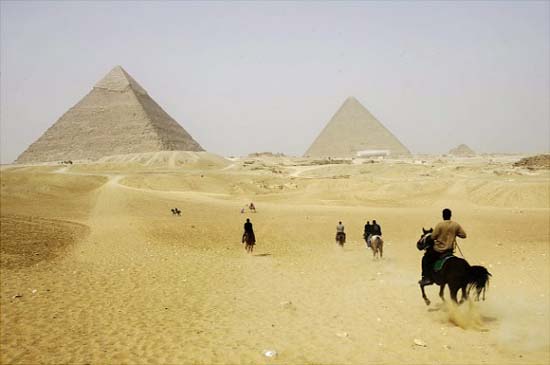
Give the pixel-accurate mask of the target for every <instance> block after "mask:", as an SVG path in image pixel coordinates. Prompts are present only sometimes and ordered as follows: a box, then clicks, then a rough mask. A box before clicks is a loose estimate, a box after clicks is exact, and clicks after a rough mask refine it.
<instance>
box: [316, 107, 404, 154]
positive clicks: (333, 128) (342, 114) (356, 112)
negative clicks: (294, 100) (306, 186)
mask: <svg viewBox="0 0 550 365" xmlns="http://www.w3.org/2000/svg"><path fill="white" fill-rule="evenodd" d="M369 150H371V151H374V150H378V151H379V150H382V151H387V152H388V154H390V155H391V156H408V155H410V152H409V150H408V149H407V147H405V146H404V145H403V144H402V143H401V142H399V140H398V139H397V138H396V137H395V136H394V135H393V134H392V133H391V132H390V131H389V130H387V129H386V127H384V126H383V125H382V123H380V122H379V121H378V120H377V119H376V118H375V117H374V116H373V115H372V114H371V113H370V112H369V111H368V110H367V109H366V108H365V107H364V106H363V105H361V103H359V101H357V99H355V98H354V97H349V98H347V99H346V101H345V102H344V104H342V106H341V107H340V109H338V111H337V112H336V114H334V116H333V117H332V119H331V120H330V122H328V124H327V125H326V126H325V128H324V129H323V130H322V131H321V134H319V136H318V137H317V139H315V141H314V142H313V144H312V145H311V146H310V147H309V149H308V150H307V151H306V153H305V156H308V157H321V158H326V157H355V156H357V152H360V151H369Z"/></svg>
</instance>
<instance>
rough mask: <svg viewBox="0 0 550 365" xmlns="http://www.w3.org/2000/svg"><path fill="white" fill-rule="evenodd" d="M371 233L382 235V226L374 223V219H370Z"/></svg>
mask: <svg viewBox="0 0 550 365" xmlns="http://www.w3.org/2000/svg"><path fill="white" fill-rule="evenodd" d="M371 234H372V235H373V236H374V235H378V236H381V235H382V228H381V227H380V225H379V224H378V223H376V221H375V220H374V221H372V230H371Z"/></svg>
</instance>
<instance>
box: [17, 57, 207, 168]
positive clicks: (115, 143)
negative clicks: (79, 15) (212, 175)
mask: <svg viewBox="0 0 550 365" xmlns="http://www.w3.org/2000/svg"><path fill="white" fill-rule="evenodd" d="M175 150H180V151H203V149H202V147H201V146H200V145H199V144H198V143H197V142H196V141H195V140H194V139H193V138H192V137H191V136H190V135H189V133H187V131H185V129H183V128H182V127H181V126H180V125H179V124H178V123H177V122H176V121H175V120H174V119H173V118H172V117H170V116H169V115H168V114H167V113H166V112H165V111H164V110H162V108H161V107H160V106H159V105H158V104H157V103H156V102H155V101H154V100H153V99H151V97H150V96H149V95H148V94H147V92H146V91H145V90H144V89H143V88H142V87H141V86H140V85H139V84H138V83H137V82H136V81H135V80H134V79H133V78H132V77H131V76H130V75H128V74H127V73H126V71H124V70H123V69H122V67H120V66H117V67H115V68H114V69H113V70H111V72H109V73H108V74H107V75H106V76H105V77H104V78H103V79H102V80H100V81H99V82H98V83H97V84H96V85H95V86H94V88H93V89H92V91H90V93H88V95H86V96H85V97H84V98H83V99H82V100H80V101H79V102H78V103H77V104H76V105H75V106H73V107H72V108H70V109H69V110H68V111H67V112H66V113H65V114H64V115H63V116H61V118H59V120H58V121H57V122H56V123H55V124H54V125H53V126H51V127H50V128H49V129H48V130H47V131H46V132H45V133H44V134H43V135H42V136H41V137H40V138H39V139H38V140H37V141H36V142H34V143H33V144H31V145H30V146H29V148H28V149H27V150H26V151H25V152H23V153H22V154H21V155H20V156H19V158H18V159H17V160H16V162H17V163H29V162H48V161H60V160H81V159H90V160H97V159H99V158H101V157H105V156H110V155H119V154H128V153H143V152H156V151H175Z"/></svg>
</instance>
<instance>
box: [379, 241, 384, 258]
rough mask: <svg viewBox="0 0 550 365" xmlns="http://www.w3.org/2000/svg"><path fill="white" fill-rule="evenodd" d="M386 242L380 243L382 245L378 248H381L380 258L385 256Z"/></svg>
mask: <svg viewBox="0 0 550 365" xmlns="http://www.w3.org/2000/svg"><path fill="white" fill-rule="evenodd" d="M383 248H384V244H383V243H380V247H379V248H378V249H379V250H380V258H383V256H384V250H383Z"/></svg>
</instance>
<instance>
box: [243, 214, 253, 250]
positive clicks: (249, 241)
mask: <svg viewBox="0 0 550 365" xmlns="http://www.w3.org/2000/svg"><path fill="white" fill-rule="evenodd" d="M242 243H246V245H245V249H246V252H252V251H253V250H254V245H255V244H256V235H255V234H254V228H252V223H251V222H250V218H246V223H245V224H244V233H243V238H242Z"/></svg>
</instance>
